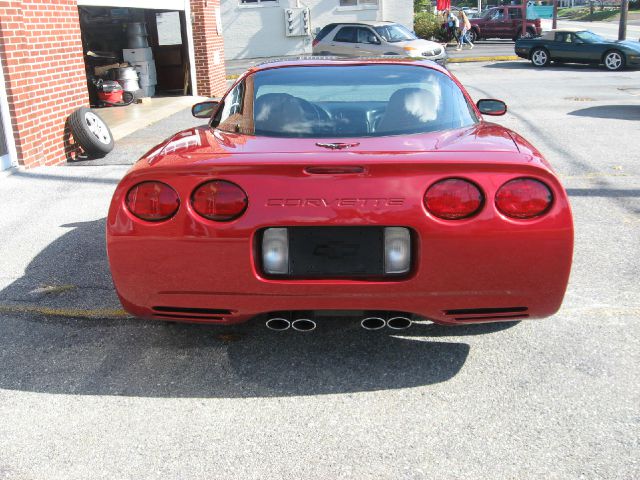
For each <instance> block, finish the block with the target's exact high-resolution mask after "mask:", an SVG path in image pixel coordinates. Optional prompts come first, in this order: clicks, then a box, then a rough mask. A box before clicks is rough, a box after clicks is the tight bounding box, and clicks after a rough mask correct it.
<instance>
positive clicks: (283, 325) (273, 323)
mask: <svg viewBox="0 0 640 480" xmlns="http://www.w3.org/2000/svg"><path fill="white" fill-rule="evenodd" d="M265 325H266V326H267V328H268V329H269V330H274V331H276V332H284V331H285V330H287V329H288V328H289V327H290V326H291V322H290V321H289V320H287V319H286V318H279V317H275V318H270V319H269V320H267V323H265Z"/></svg>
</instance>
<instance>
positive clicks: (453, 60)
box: [447, 55, 524, 63]
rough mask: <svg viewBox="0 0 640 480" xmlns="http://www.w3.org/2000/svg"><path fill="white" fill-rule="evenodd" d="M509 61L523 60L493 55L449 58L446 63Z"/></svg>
mask: <svg viewBox="0 0 640 480" xmlns="http://www.w3.org/2000/svg"><path fill="white" fill-rule="evenodd" d="M509 60H524V59H523V58H520V57H518V56H517V55H495V56H492V57H460V58H449V59H448V60H447V63H468V62H506V61H509Z"/></svg>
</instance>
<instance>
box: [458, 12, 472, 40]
mask: <svg viewBox="0 0 640 480" xmlns="http://www.w3.org/2000/svg"><path fill="white" fill-rule="evenodd" d="M460 17H461V18H460V24H461V25H462V32H460V36H459V37H458V48H456V50H462V45H463V44H464V42H465V41H466V42H467V43H468V44H469V50H471V49H472V48H473V43H471V40H469V37H467V32H468V31H469V30H471V22H470V21H469V17H467V14H466V13H464V12H463V11H462V10H460Z"/></svg>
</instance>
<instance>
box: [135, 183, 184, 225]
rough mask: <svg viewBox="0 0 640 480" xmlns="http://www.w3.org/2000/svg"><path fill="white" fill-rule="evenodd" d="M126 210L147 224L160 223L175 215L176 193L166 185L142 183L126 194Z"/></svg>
mask: <svg viewBox="0 0 640 480" xmlns="http://www.w3.org/2000/svg"><path fill="white" fill-rule="evenodd" d="M126 203H127V208H128V209H129V211H130V212H131V213H133V214H134V215H135V216H136V217H138V218H140V219H142V220H146V221H148V222H161V221H162V220H167V219H169V218H171V217H173V216H174V215H175V213H176V212H177V211H178V207H180V198H179V197H178V194H177V193H176V191H175V190H174V189H173V188H171V187H170V186H169V185H167V184H166V183H162V182H142V183H139V184H137V185H135V186H134V187H133V188H131V189H130V190H129V192H127V197H126Z"/></svg>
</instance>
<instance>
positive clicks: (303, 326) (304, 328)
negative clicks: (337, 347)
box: [291, 318, 316, 332]
mask: <svg viewBox="0 0 640 480" xmlns="http://www.w3.org/2000/svg"><path fill="white" fill-rule="evenodd" d="M291 328H293V329H294V330H296V331H298V332H311V331H312V330H315V329H316V322H314V321H313V320H310V319H308V318H298V319H297V320H294V321H293V322H291Z"/></svg>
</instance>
